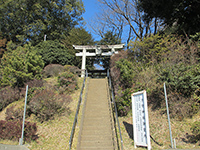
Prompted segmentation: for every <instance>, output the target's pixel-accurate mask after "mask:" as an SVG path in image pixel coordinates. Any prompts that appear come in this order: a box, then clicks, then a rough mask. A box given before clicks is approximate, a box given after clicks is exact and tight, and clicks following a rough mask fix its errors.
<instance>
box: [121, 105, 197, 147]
mask: <svg viewBox="0 0 200 150" xmlns="http://www.w3.org/2000/svg"><path fill="white" fill-rule="evenodd" d="M119 120H120V127H121V130H122V138H123V143H124V150H130V149H134V142H133V139H132V136H133V128H132V124H133V123H132V122H133V121H132V114H131V113H129V114H128V116H126V117H120V118H119ZM197 120H198V121H200V113H199V114H196V115H195V116H193V118H191V119H189V118H188V119H185V120H183V121H178V120H175V119H171V129H172V137H173V139H174V138H175V141H176V148H179V149H200V141H199V142H197V143H191V142H189V139H188V136H190V135H192V133H191V130H190V127H191V123H193V122H195V121H197ZM149 123H150V135H151V146H152V149H155V150H159V149H170V148H171V141H170V135H169V125H168V120H167V115H166V114H161V112H160V111H159V110H156V111H152V110H151V107H149ZM140 149H141V150H142V149H145V148H141V147H139V148H137V150H140Z"/></svg>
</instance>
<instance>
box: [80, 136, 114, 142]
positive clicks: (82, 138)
mask: <svg viewBox="0 0 200 150" xmlns="http://www.w3.org/2000/svg"><path fill="white" fill-rule="evenodd" d="M97 139H98V140H106V141H109V140H112V135H87V136H84V137H81V140H83V141H93V140H94V141H95V140H97Z"/></svg>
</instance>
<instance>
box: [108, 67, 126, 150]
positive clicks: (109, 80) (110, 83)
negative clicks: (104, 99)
mask: <svg viewBox="0 0 200 150" xmlns="http://www.w3.org/2000/svg"><path fill="white" fill-rule="evenodd" d="M107 77H108V82H109V83H108V84H109V86H110V90H111V94H112V97H111V98H112V100H111V101H112V103H113V104H114V107H115V117H116V120H117V124H118V129H119V134H120V140H121V150H123V140H122V134H121V129H120V125H119V119H118V113H117V106H116V103H115V96H114V91H113V87H112V82H111V77H110V73H109V69H108V70H107Z"/></svg>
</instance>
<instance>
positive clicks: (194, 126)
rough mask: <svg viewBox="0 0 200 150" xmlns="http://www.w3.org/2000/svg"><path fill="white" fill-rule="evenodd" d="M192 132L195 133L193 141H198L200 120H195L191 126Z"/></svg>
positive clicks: (199, 137)
mask: <svg viewBox="0 0 200 150" xmlns="http://www.w3.org/2000/svg"><path fill="white" fill-rule="evenodd" d="M191 130H192V133H193V134H194V137H193V139H192V140H193V141H194V142H198V141H199V139H200V121H195V122H194V123H192V126H191Z"/></svg>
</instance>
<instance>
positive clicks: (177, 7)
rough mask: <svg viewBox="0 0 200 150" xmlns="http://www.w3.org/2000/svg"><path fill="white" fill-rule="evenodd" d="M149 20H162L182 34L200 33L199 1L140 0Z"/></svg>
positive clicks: (140, 4)
mask: <svg viewBox="0 0 200 150" xmlns="http://www.w3.org/2000/svg"><path fill="white" fill-rule="evenodd" d="M139 6H140V8H142V9H143V10H144V12H145V13H146V19H147V18H154V17H156V18H160V19H163V20H164V21H165V23H166V24H167V25H168V26H170V27H173V28H175V31H178V33H181V34H187V35H191V34H195V33H196V32H200V28H199V24H200V11H199V7H200V1H199V0H151V1H150V0H140V3H139Z"/></svg>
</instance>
